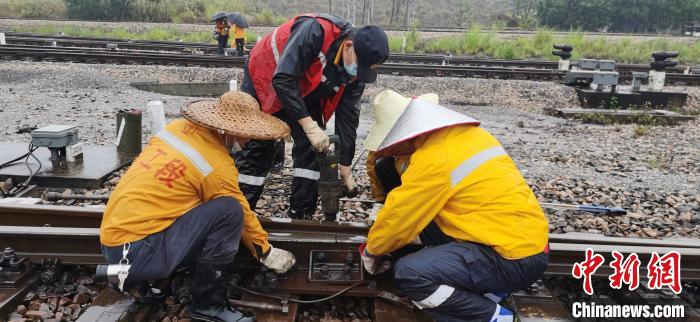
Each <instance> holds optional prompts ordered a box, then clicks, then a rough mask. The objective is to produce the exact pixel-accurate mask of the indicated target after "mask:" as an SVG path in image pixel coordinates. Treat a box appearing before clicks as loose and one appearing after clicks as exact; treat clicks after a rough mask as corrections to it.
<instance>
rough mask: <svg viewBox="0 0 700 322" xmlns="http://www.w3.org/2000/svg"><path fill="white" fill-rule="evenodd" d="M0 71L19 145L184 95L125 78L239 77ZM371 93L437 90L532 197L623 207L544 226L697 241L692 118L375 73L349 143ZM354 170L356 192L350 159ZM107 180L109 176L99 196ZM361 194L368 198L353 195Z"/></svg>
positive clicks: (548, 92) (698, 93) (272, 192)
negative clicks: (604, 118) (662, 117)
mask: <svg viewBox="0 0 700 322" xmlns="http://www.w3.org/2000/svg"><path fill="white" fill-rule="evenodd" d="M0 71H2V72H0V122H1V124H2V125H1V126H0V133H2V134H3V140H4V141H23V142H24V141H27V140H28V138H29V135H28V134H26V133H25V134H18V133H17V131H18V129H21V128H24V127H33V126H39V127H41V126H44V125H48V124H77V125H80V137H81V140H82V141H83V142H86V143H90V144H113V143H112V142H113V138H114V132H115V130H114V128H115V117H114V114H115V112H116V111H117V110H118V109H124V108H145V105H146V104H147V103H148V101H150V100H161V101H163V102H164V103H165V108H166V116H167V118H168V119H173V118H176V117H178V116H179V109H180V107H181V106H183V105H184V104H185V103H186V102H188V101H192V100H195V99H196V98H190V97H179V96H168V95H162V94H157V93H150V92H144V91H140V90H136V89H134V88H132V87H130V86H129V85H128V84H127V81H128V80H130V79H134V78H144V77H151V78H158V79H159V80H160V81H161V82H215V81H217V82H221V81H226V80H229V79H232V78H236V79H240V76H241V71H240V69H220V68H200V67H165V66H126V65H90V64H75V63H48V62H18V61H3V62H0ZM383 89H393V90H396V91H398V92H400V93H404V94H407V95H415V94H421V93H425V92H437V93H438V94H439V95H440V100H441V102H442V103H443V104H446V105H448V106H450V107H451V108H454V109H456V110H458V111H460V112H463V113H465V114H468V115H470V116H472V117H475V118H477V119H479V120H481V121H482V126H484V127H485V128H486V129H488V130H489V131H490V132H491V133H493V134H494V135H495V136H496V137H497V138H498V139H499V140H500V141H501V142H502V143H503V145H504V146H505V148H506V150H507V151H508V153H509V155H510V156H511V157H512V158H513V159H514V160H515V161H516V163H517V164H518V166H519V167H520V169H521V171H522V173H523V175H524V176H525V178H526V179H527V180H528V182H529V183H530V184H531V185H532V186H533V190H535V192H536V194H537V195H538V198H539V199H540V200H541V201H550V202H564V203H595V204H602V205H609V206H619V207H624V208H626V209H629V210H630V215H628V216H626V217H624V218H599V217H594V216H592V215H586V214H581V213H561V212H549V214H550V226H551V227H550V228H551V230H552V231H553V232H568V231H585V232H591V233H602V234H606V235H611V236H637V237H654V238H658V237H692V238H700V183H699V182H698V181H699V180H700V121H695V122H692V123H686V124H682V125H678V126H674V127H651V128H650V130H649V131H648V133H647V134H645V135H641V136H637V135H635V133H634V132H635V131H634V127H635V126H634V125H610V126H599V125H588V124H582V123H580V122H576V121H569V120H564V119H560V118H556V117H552V116H548V115H545V114H544V113H543V110H544V109H545V108H548V107H566V106H574V105H575V104H576V99H575V92H574V91H573V90H571V89H570V88H568V87H565V86H562V85H559V84H554V83H545V82H533V81H515V80H486V79H465V78H412V77H402V76H387V75H380V78H379V80H378V82H377V83H375V84H372V85H371V86H368V89H367V91H366V95H365V97H364V98H363V110H362V119H361V126H360V128H359V129H358V148H360V149H361V146H362V145H361V140H362V139H363V138H364V137H365V136H366V132H367V130H368V128H369V125H370V124H371V122H372V115H371V112H370V111H369V102H370V101H371V99H372V98H373V97H374V96H375V95H376V94H377V93H379V92H380V91H381V90H383ZM676 89H679V90H684V91H688V92H689V94H690V109H692V110H699V109H700V107H699V106H698V105H699V104H700V101H699V100H698V97H700V89H698V88H676ZM148 134H150V129H149V125H148V124H147V122H144V135H145V136H147V135H148ZM290 148H291V144H288V145H287V149H290ZM359 154H360V153H359V150H358V155H359ZM288 159H289V157H288ZM287 161H288V162H289V161H290V160H287ZM288 171H289V169H286V170H282V172H281V173H282V174H283V175H279V174H272V175H271V180H269V181H270V183H269V184H268V187H267V191H268V193H267V196H266V197H264V198H263V200H264V201H263V205H261V207H260V213H261V215H265V216H278V215H280V214H281V212H282V211H283V210H284V208H285V207H286V206H285V203H284V200H285V198H286V197H285V196H284V191H285V188H286V189H288V183H286V180H287V179H285V177H286V178H288V176H285V175H284V174H285V173H286V172H288ZM356 175H357V176H358V182H359V184H360V185H361V186H364V187H365V188H366V187H367V186H368V182H367V179H366V177H365V175H364V165H363V162H362V161H360V162H359V166H358V168H357V169H356ZM117 181H118V178H117V179H115V180H112V182H111V183H109V184H107V186H106V188H105V189H104V191H101V192H106V191H108V190H109V189H110V188H112V187H113V184H114V183H116V182H117ZM361 198H365V199H369V196H368V194H367V193H364V194H363V195H362V196H361ZM345 206H346V209H351V210H352V211H348V212H346V213H344V214H343V216H344V217H343V218H344V219H345V220H356V221H361V220H364V218H365V217H366V215H367V212H368V209H367V208H368V205H366V204H363V203H360V202H349V203H348V204H346V205H345ZM348 215H352V218H351V217H350V216H348Z"/></svg>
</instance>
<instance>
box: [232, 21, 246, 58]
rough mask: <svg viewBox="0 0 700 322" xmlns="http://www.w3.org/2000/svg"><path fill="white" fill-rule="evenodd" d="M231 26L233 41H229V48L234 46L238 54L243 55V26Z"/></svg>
mask: <svg viewBox="0 0 700 322" xmlns="http://www.w3.org/2000/svg"><path fill="white" fill-rule="evenodd" d="M232 27H233V42H231V48H236V51H237V52H238V56H243V55H244V54H245V28H243V27H241V26H238V25H235V24H234V25H232Z"/></svg>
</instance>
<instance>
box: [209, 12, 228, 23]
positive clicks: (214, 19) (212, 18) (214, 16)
mask: <svg viewBox="0 0 700 322" xmlns="http://www.w3.org/2000/svg"><path fill="white" fill-rule="evenodd" d="M221 18H226V13H225V12H223V11H222V12H219V13H217V14H215V15H213V16H212V17H211V21H217V20H219V19H221Z"/></svg>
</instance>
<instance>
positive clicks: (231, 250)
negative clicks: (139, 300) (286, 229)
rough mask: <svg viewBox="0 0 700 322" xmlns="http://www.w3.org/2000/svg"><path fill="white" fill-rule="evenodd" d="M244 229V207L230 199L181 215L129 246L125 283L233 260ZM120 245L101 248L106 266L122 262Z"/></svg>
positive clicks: (166, 275) (209, 202) (222, 198)
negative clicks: (166, 226)
mask: <svg viewBox="0 0 700 322" xmlns="http://www.w3.org/2000/svg"><path fill="white" fill-rule="evenodd" d="M242 228H243V208H242V207H241V204H240V203H239V202H238V201H237V200H236V199H234V198H232V197H219V198H216V199H213V200H210V201H207V202H205V203H203V204H201V205H199V206H197V207H195V208H193V209H192V210H190V211H188V212H187V213H185V214H184V215H182V216H180V217H179V218H177V219H176V220H175V222H174V223H173V224H172V225H170V227H168V228H167V229H165V230H163V231H161V232H158V233H155V234H152V235H149V236H148V237H146V238H144V239H141V240H138V241H135V242H132V243H130V244H131V246H130V250H129V253H128V255H127V258H128V259H129V261H130V262H131V268H130V269H129V277H128V278H127V282H129V283H130V284H131V283H135V282H138V281H142V280H150V279H161V278H166V277H168V276H169V275H170V274H171V273H172V272H173V271H175V269H177V268H179V267H183V266H187V265H189V264H192V263H194V262H195V261H196V262H200V263H208V264H225V263H230V262H232V261H233V259H234V257H235V256H236V253H238V244H239V242H240V239H241V229H242ZM122 248H123V246H114V247H108V246H104V245H102V253H103V254H104V256H105V258H106V259H107V262H108V263H109V264H117V263H119V260H121V259H122Z"/></svg>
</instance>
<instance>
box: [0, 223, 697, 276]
mask: <svg viewBox="0 0 700 322" xmlns="http://www.w3.org/2000/svg"><path fill="white" fill-rule="evenodd" d="M269 240H270V242H271V243H273V244H275V245H278V246H279V247H282V248H285V249H288V250H290V251H292V252H294V253H295V254H296V255H297V259H298V263H300V265H301V266H299V269H301V270H303V269H304V266H303V265H304V264H301V263H306V262H308V251H309V249H321V250H323V249H328V250H329V249H333V250H347V251H349V252H354V251H356V249H357V247H358V246H359V245H360V244H361V243H362V242H364V241H365V238H364V236H363V235H356V234H347V233H329V232H313V231H307V232H298V231H293V230H287V231H274V230H271V231H269ZM0 245H2V246H5V247H7V246H10V247H13V248H14V249H15V252H16V254H17V256H21V257H27V258H29V259H30V260H32V261H40V260H41V259H43V258H59V259H61V261H62V262H64V263H66V264H101V263H103V262H104V259H103V257H102V255H101V253H100V242H99V229H97V228H72V227H27V226H0ZM409 247H414V248H415V247H416V246H409ZM589 248H590V249H593V250H594V251H595V252H596V253H597V254H602V255H603V256H605V257H606V259H607V262H608V263H609V262H610V261H611V260H612V256H611V252H613V251H618V252H620V253H623V254H630V253H635V254H637V255H638V256H639V258H640V260H641V261H642V263H647V262H648V260H649V258H650V257H651V254H652V253H654V252H656V253H658V254H664V253H667V252H670V251H676V252H678V253H680V254H681V256H682V260H681V277H682V279H683V281H700V248H681V247H659V246H639V245H632V246H630V245H616V244H584V243H560V242H550V265H549V267H548V269H547V274H549V275H569V274H571V269H572V266H573V265H574V263H576V262H582V261H584V259H585V258H584V256H585V251H586V249H589ZM241 254H242V255H241V256H243V258H244V259H243V260H244V261H245V260H246V258H249V257H250V255H248V254H247V252H242V253H241ZM248 261H249V260H248ZM611 272H612V270H611V269H610V268H609V267H607V266H606V265H604V266H602V267H601V269H599V270H598V271H596V275H597V276H601V277H603V276H609V274H610V273H611ZM640 272H641V273H642V274H646V267H645V265H642V267H641V270H640ZM643 276H646V275H643Z"/></svg>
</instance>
